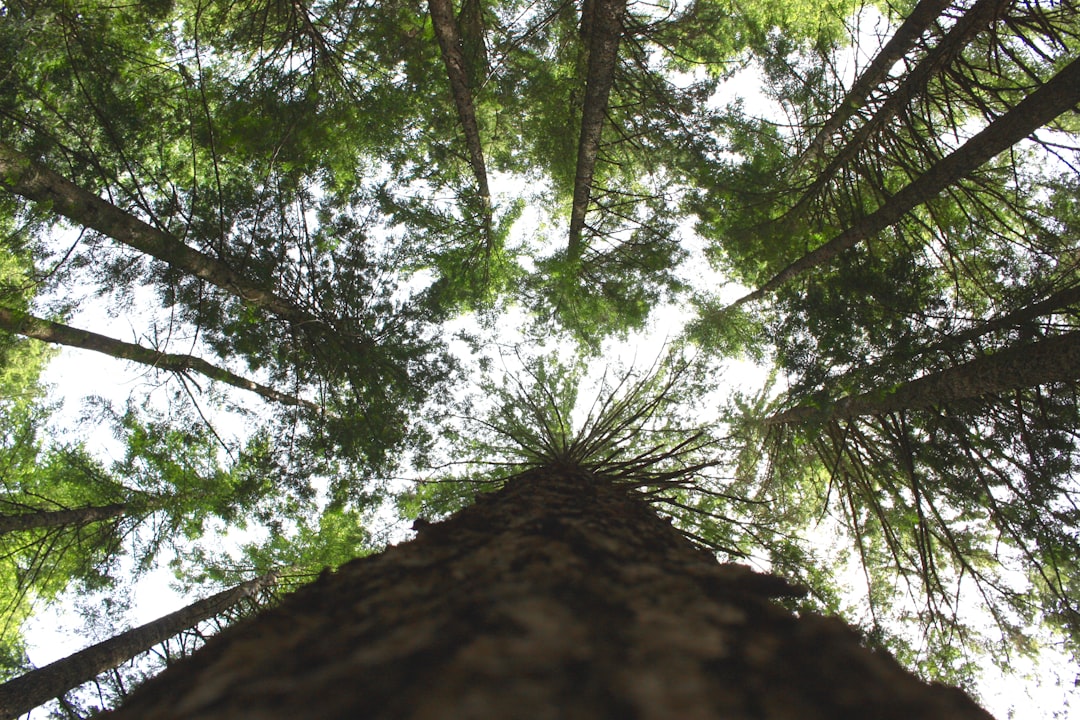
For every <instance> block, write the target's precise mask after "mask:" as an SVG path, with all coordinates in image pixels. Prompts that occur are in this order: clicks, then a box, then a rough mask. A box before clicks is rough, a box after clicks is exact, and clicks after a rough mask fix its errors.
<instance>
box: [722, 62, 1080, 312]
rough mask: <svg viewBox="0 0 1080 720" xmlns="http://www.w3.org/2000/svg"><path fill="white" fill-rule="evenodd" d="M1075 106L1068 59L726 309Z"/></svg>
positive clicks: (1079, 78) (1074, 66)
mask: <svg viewBox="0 0 1080 720" xmlns="http://www.w3.org/2000/svg"><path fill="white" fill-rule="evenodd" d="M1077 103H1080V59H1077V60H1073V61H1072V62H1071V63H1069V64H1068V65H1067V66H1065V67H1064V68H1063V69H1062V70H1061V71H1060V72H1058V73H1057V74H1056V75H1054V77H1052V78H1051V79H1050V80H1048V81H1047V82H1046V83H1045V84H1044V85H1042V86H1040V87H1039V89H1038V90H1035V91H1034V92H1033V93H1031V94H1030V95H1028V96H1027V97H1026V98H1024V99H1023V100H1021V101H1020V102H1019V103H1017V105H1016V107H1014V108H1013V109H1012V110H1009V111H1008V112H1007V113H1005V114H1004V115H1002V116H1001V117H999V118H997V119H995V120H994V121H993V122H991V123H990V124H989V125H987V126H986V127H985V128H983V129H982V131H980V132H979V133H978V134H976V135H975V136H974V137H972V138H971V139H970V140H968V141H967V142H965V143H964V144H963V145H961V146H960V147H959V148H957V149H956V150H955V151H954V152H952V153H951V154H949V155H947V156H945V157H944V158H942V159H941V160H939V161H938V162H937V163H935V164H934V165H933V166H932V167H930V168H929V169H927V171H926V172H924V173H923V174H922V175H920V176H919V177H917V178H915V179H914V180H912V181H911V182H910V183H908V184H907V185H906V186H904V187H903V188H901V189H900V191H899V192H897V193H896V194H895V195H893V196H892V197H891V198H889V199H888V200H886V201H885V203H884V204H883V205H881V207H879V208H878V209H877V210H875V211H874V212H872V213H870V214H869V215H867V216H866V217H864V218H862V219H861V220H858V221H856V222H855V223H854V224H852V225H851V226H850V227H849V228H848V229H847V230H844V231H843V232H841V233H840V234H839V235H837V236H836V237H834V238H833V239H832V240H829V241H828V242H826V243H825V244H824V245H822V246H820V247H818V248H817V249H815V250H813V251H811V252H809V253H807V254H806V255H803V256H802V257H801V258H799V259H798V260H796V261H795V262H793V263H791V264H790V265H788V266H787V267H786V268H784V269H783V270H781V271H780V272H778V273H777V274H776V275H774V276H773V277H772V278H771V279H769V280H768V281H767V282H766V283H765V284H764V285H761V286H760V287H759V288H758V289H757V290H754V291H753V292H751V293H748V294H746V295H744V296H742V297H741V298H739V299H738V300H736V301H735V302H733V303H731V304H730V305H729V306H728V307H727V308H725V309H726V310H730V309H734V308H736V307H739V306H740V305H744V304H746V303H749V302H753V301H756V300H760V299H762V298H764V297H765V296H766V295H768V294H769V293H771V292H773V291H775V290H776V289H778V288H779V287H781V286H782V285H783V284H784V283H786V282H788V281H789V280H791V279H793V278H795V277H798V276H799V275H802V274H803V273H806V272H808V271H810V270H811V269H813V268H815V267H817V266H818V265H822V264H824V263H827V262H830V261H831V260H833V259H834V258H835V257H837V256H838V255H840V254H841V253H842V252H844V251H846V250H848V249H850V248H852V247H854V246H855V245H858V244H859V243H861V242H863V241H864V240H867V239H869V238H871V237H873V236H874V235H876V234H877V233H879V232H881V231H882V230H884V229H885V228H887V227H889V226H891V225H893V224H894V223H897V222H899V221H900V219H901V218H903V217H904V216H905V215H907V214H908V213H909V212H910V211H911V210H913V209H914V208H916V207H918V206H919V205H922V204H923V203H925V202H927V201H929V200H931V199H933V198H934V197H936V196H937V194H938V193H940V192H941V191H942V190H944V189H945V188H947V187H949V186H951V185H954V184H956V183H957V182H959V181H961V180H963V179H964V178H965V177H967V176H968V175H970V174H971V173H972V172H974V171H975V170H976V169H978V168H979V167H980V166H981V165H982V164H983V163H985V162H987V161H988V160H990V159H991V158H993V157H994V156H995V155H997V154H998V153H1001V152H1003V151H1005V150H1007V149H1008V148H1010V147H1012V146H1013V145H1015V144H1016V143H1018V142H1020V141H1021V140H1023V139H1024V138H1026V137H1027V136H1028V135H1030V134H1031V133H1033V132H1035V131H1036V130H1038V129H1039V128H1041V127H1042V126H1043V125H1046V124H1047V123H1049V122H1052V121H1053V120H1054V119H1056V118H1057V117H1058V116H1059V115H1061V114H1063V113H1066V112H1068V111H1070V110H1072V109H1073V108H1074V107H1075V106H1076V105H1077Z"/></svg>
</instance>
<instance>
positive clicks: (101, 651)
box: [0, 573, 277, 720]
mask: <svg viewBox="0 0 1080 720" xmlns="http://www.w3.org/2000/svg"><path fill="white" fill-rule="evenodd" d="M275 582H277V576H276V574H275V573H270V574H268V575H264V576H262V577H260V578H256V579H254V580H249V581H247V582H245V583H241V584H240V585H237V586H236V587H234V588H231V589H229V590H224V591H222V592H219V593H217V594H216V595H212V596H210V597H208V598H206V599H205V600H199V601H198V602H195V603H192V604H191V605H188V606H187V607H186V608H183V609H181V610H177V611H176V612H174V613H170V614H168V615H166V616H164V617H161V618H158V619H157V620H154V621H153V622H150V623H147V624H146V625H142V626H141V627H137V628H134V629H132V630H128V631H127V632H123V633H120V634H119V635H117V636H115V637H112V638H109V639H108V640H106V641H104V642H100V643H98V644H97V645H92V646H90V647H88V648H86V649H85V650H80V651H79V652H77V653H75V654H74V655H69V656H68V657H66V658H64V659H62V660H57V661H56V662H54V663H52V664H50V665H46V666H45V667H42V668H38V669H36V670H31V671H30V672H28V673H26V674H25V675H20V676H19V677H17V678H15V679H13V680H9V681H8V682H6V683H4V684H3V685H0V719H3V720H9V719H10V720H13V719H14V718H17V717H18V716H19V715H22V714H23V713H27V712H30V711H31V710H33V709H34V708H36V707H37V706H38V705H41V704H42V703H46V702H48V701H49V700H51V699H53V698H55V697H59V696H61V695H63V694H64V693H66V692H68V691H69V690H72V689H74V688H76V687H78V686H79V685H82V684H83V683H84V682H89V681H90V680H93V679H94V678H95V677H97V676H98V675H99V674H100V673H103V672H105V671H106V670H110V669H112V668H114V667H117V666H118V665H120V664H121V663H123V662H125V661H127V660H130V659H131V658H133V657H135V656H136V655H139V654H140V653H144V652H146V651H147V650H150V649H151V648H152V647H154V646H155V645H157V644H158V643H162V642H165V641H166V640H168V639H169V638H171V637H172V636H174V635H176V634H177V633H179V632H182V631H184V630H187V629H188V628H190V627H194V626H195V625H197V624H199V623H200V622H202V621H203V620H207V619H209V618H212V617H214V616H215V615H219V614H220V613H222V612H224V611H225V610H227V609H229V608H230V607H233V606H234V605H236V604H237V603H239V602H240V601H241V600H244V599H245V598H249V597H253V596H255V595H257V594H258V593H259V592H260V591H261V590H263V589H264V588H267V587H270V586H272V585H273V584H274V583H275Z"/></svg>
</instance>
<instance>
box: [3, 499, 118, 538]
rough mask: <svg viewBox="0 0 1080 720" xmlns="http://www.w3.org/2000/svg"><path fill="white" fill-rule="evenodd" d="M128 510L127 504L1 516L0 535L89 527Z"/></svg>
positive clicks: (35, 511)
mask: <svg viewBox="0 0 1080 720" xmlns="http://www.w3.org/2000/svg"><path fill="white" fill-rule="evenodd" d="M127 510H128V506H127V504H126V503H114V504H112V505H88V506H86V507H80V508H74V509H71V510H34V511H31V512H24V513H17V514H15V515H0V535H7V534H8V533H12V532H19V531H20V530H33V529H35V528H51V527H63V526H66V525H89V524H90V523H92V522H98V521H99V520H108V519H110V518H114V517H120V516H121V515H123V514H124V513H126V512H127Z"/></svg>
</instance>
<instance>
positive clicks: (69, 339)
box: [0, 307, 319, 410]
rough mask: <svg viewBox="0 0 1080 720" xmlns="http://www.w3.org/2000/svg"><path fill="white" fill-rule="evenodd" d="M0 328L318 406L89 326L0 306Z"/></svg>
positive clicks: (270, 397) (281, 400)
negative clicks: (74, 324)
mask: <svg viewBox="0 0 1080 720" xmlns="http://www.w3.org/2000/svg"><path fill="white" fill-rule="evenodd" d="M0 329H3V330H7V331H8V332H13V333H17V334H19V335H24V336H26V337H29V338H34V339H36V340H43V341H45V342H50V343H56V344H59V345H69V346H71V347H77V348H82V349H84V350H93V351H94V352H99V353H103V354H105V355H110V356H112V357H115V358H120V359H122V360H131V361H132V362H137V363H141V364H143V365H149V366H150V367H154V368H157V369H159V370H166V371H168V372H174V373H186V372H197V373H199V374H200V375H205V376H206V377H208V378H210V379H212V380H218V381H220V382H223V383H226V384H228V385H232V386H233V387H238V388H241V389H242V390H250V391H251V392H254V393H258V394H259V395H261V396H262V397H264V398H266V399H267V400H272V401H274V402H279V403H282V404H284V405H301V406H303V407H307V408H311V409H314V410H318V409H319V406H318V405H316V404H315V403H313V402H309V401H307V400H302V399H300V398H297V397H293V396H292V395H287V394H285V393H282V392H278V391H277V390H275V389H273V388H271V387H267V386H266V385H262V384H260V383H257V382H255V381H254V380H248V379H247V378H244V377H241V376H239V375H236V374H234V373H231V372H229V371H228V370H226V369H224V368H219V367H217V366H216V365H211V364H210V363H208V362H207V361H205V360H203V359H202V358H197V357H194V356H193V355H182V354H175V353H165V352H161V351H159V350H151V349H150V348H145V347H143V346H141V345H135V344H134V343H129V342H124V341H122V340H116V339H114V338H111V337H107V336H105V335H99V334H98V333H95V332H90V331H89V330H80V329H78V328H73V327H70V326H68V325H62V324H60V323H55V322H52V321H50V320H42V319H40V318H36V317H33V316H30V315H26V314H23V313H16V312H13V311H11V310H8V309H6V308H2V307H0Z"/></svg>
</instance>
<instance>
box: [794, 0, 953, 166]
mask: <svg viewBox="0 0 1080 720" xmlns="http://www.w3.org/2000/svg"><path fill="white" fill-rule="evenodd" d="M948 6H949V0H919V3H918V4H917V5H916V6H915V7H914V8H912V10H911V14H910V15H908V16H907V17H906V18H904V22H903V23H901V25H900V27H898V28H897V29H896V32H894V33H893V35H892V37H891V38H889V41H888V42H887V43H885V45H884V46H883V47H882V48H881V50H879V51H878V54H877V55H875V56H874V59H873V60H871V61H870V64H869V65H868V66H867V67H866V69H865V70H863V72H862V74H861V75H859V77H858V78H857V79H856V80H855V83H854V84H853V85H852V86H851V89H850V90H848V91H847V93H846V94H845V95H844V99H843V100H842V101H841V102H840V105H839V106H838V107H837V108H836V110H835V111H834V112H833V114H832V115H831V116H830V117H829V118H828V119H827V120H826V121H825V123H824V124H823V125H822V126H821V129H820V130H818V133H817V135H815V136H814V139H813V140H811V141H810V144H809V145H808V146H807V149H806V151H805V152H804V154H803V157H802V158H800V159H799V160H798V161H797V162H796V164H801V163H802V162H803V161H805V160H807V159H811V158H813V157H814V156H816V155H818V154H819V153H820V152H821V151H822V150H823V149H824V147H825V142H826V141H827V140H828V139H829V137H830V136H831V135H832V134H833V133H834V132H836V131H837V130H839V129H840V128H841V127H843V125H844V123H846V122H847V121H848V120H849V119H851V116H852V115H854V114H855V111H856V110H858V109H859V108H861V107H862V106H863V105H865V104H866V101H867V99H868V98H869V97H870V94H871V93H872V92H873V91H874V89H875V88H877V87H878V86H879V85H881V84H882V83H883V82H884V81H885V80H886V78H888V77H889V71H890V70H892V67H893V65H895V64H896V63H897V61H899V60H900V59H901V58H903V57H904V56H905V55H907V54H908V52H910V51H911V49H912V48H913V47H914V46H915V43H916V42H918V40H919V38H920V37H921V36H922V34H923V33H924V32H926V30H927V28H929V27H930V25H931V24H932V23H933V22H934V21H935V20H937V19H938V17H940V16H941V13H942V12H944V10H945V8H947V7H948ZM970 12H974V8H973V9H972V10H971V11H970Z"/></svg>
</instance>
